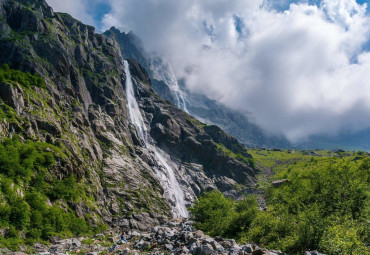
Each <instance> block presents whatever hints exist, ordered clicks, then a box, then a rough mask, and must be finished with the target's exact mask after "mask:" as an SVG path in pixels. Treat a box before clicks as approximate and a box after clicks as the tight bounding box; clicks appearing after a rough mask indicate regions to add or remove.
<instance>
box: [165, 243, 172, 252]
mask: <svg viewBox="0 0 370 255" xmlns="http://www.w3.org/2000/svg"><path fill="white" fill-rule="evenodd" d="M164 248H166V250H168V251H172V250H173V245H172V244H165V245H164Z"/></svg>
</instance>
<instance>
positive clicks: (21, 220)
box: [0, 136, 103, 249]
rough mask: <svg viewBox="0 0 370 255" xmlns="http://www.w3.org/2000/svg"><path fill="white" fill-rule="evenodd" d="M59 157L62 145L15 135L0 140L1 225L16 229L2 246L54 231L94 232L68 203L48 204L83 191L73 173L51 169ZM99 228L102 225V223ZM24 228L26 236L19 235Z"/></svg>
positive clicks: (66, 233) (29, 241)
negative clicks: (62, 174)
mask: <svg viewBox="0 0 370 255" xmlns="http://www.w3.org/2000/svg"><path fill="white" fill-rule="evenodd" d="M46 148H48V150H46ZM58 157H64V155H63V154H62V153H61V151H60V149H59V148H57V147H54V146H53V145H51V144H47V143H42V142H34V141H26V142H23V143H22V142H20V140H19V138H18V137H16V136H14V137H13V138H12V139H8V138H4V139H3V141H2V142H1V143H0V199H1V201H0V227H1V228H6V227H9V229H10V230H11V231H13V232H12V233H16V234H12V235H9V236H7V237H6V238H1V237H0V247H1V246H5V247H8V248H12V249H16V247H17V246H18V245H20V244H22V245H24V243H26V244H29V245H31V244H33V243H34V242H36V241H41V240H49V238H50V237H51V236H55V235H60V236H64V237H69V236H71V235H80V234H88V233H92V232H93V228H92V227H91V226H90V225H89V224H88V223H87V222H86V220H85V219H84V218H79V217H77V216H76V215H75V213H74V212H72V211H71V210H70V209H69V208H68V207H67V208H63V209H61V208H60V207H59V206H58V205H57V204H58V203H55V204H54V206H48V205H47V200H48V199H49V200H52V201H53V200H58V199H61V200H64V201H67V200H75V199H76V198H77V197H78V196H79V194H80V193H79V190H78V182H77V180H76V178H75V176H74V175H71V176H68V177H66V178H64V179H62V180H57V179H56V178H55V177H53V175H51V174H50V173H49V170H48V169H49V168H50V167H52V166H54V164H55V161H56V160H55V159H56V158H58ZM21 193H23V195H24V196H23V198H22V196H21V195H20V194H21ZM63 204H64V203H63ZM99 229H103V226H102V225H99ZM21 230H24V231H25V235H26V240H23V239H22V238H20V237H19V235H18V233H19V231H21Z"/></svg>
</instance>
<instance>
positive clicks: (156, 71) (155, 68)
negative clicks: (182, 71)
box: [150, 56, 189, 113]
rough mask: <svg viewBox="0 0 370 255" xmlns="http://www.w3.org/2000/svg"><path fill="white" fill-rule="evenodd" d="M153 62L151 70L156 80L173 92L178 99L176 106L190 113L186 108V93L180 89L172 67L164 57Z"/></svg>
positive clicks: (154, 59)
mask: <svg viewBox="0 0 370 255" xmlns="http://www.w3.org/2000/svg"><path fill="white" fill-rule="evenodd" d="M151 62H152V63H151V66H150V69H151V71H152V72H153V76H154V78H156V79H158V80H162V81H163V82H164V83H166V84H167V86H168V87H169V89H170V90H171V93H172V94H173V95H174V96H175V98H176V106H177V107H179V108H180V109H181V110H183V111H185V112H187V113H189V112H188V108H187V106H186V101H185V96H184V92H183V91H182V90H181V89H180V86H179V84H178V82H177V78H176V76H175V74H174V72H173V70H172V67H171V65H170V64H169V63H168V61H167V60H165V59H164V58H163V57H156V56H155V57H152V59H151Z"/></svg>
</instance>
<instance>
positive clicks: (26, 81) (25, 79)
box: [0, 64, 46, 89]
mask: <svg viewBox="0 0 370 255" xmlns="http://www.w3.org/2000/svg"><path fill="white" fill-rule="evenodd" d="M3 81H13V82H17V83H19V84H20V85H21V86H23V87H26V88H31V86H37V87H40V88H43V89H45V88H46V84H45V80H44V79H43V78H41V76H39V75H38V74H30V73H24V72H21V71H19V70H14V69H11V68H10V67H9V65H7V64H3V65H2V66H0V82H3Z"/></svg>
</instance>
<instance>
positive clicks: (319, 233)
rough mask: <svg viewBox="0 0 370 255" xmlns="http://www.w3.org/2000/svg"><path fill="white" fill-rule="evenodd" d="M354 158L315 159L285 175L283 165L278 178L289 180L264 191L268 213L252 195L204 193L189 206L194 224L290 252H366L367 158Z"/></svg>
mask: <svg viewBox="0 0 370 255" xmlns="http://www.w3.org/2000/svg"><path fill="white" fill-rule="evenodd" d="M356 156H357V158H356V160H354V158H355V157H353V158H352V157H347V158H330V159H329V158H319V157H317V159H316V158H315V159H314V160H312V161H311V160H308V162H310V164H307V162H305V163H304V164H302V165H300V164H294V163H291V165H289V166H288V167H289V169H290V170H289V171H286V168H287V165H286V166H285V170H281V172H277V173H276V177H281V175H282V174H283V176H284V177H285V178H287V179H288V180H289V182H286V183H284V184H283V185H281V186H279V187H277V188H276V187H275V188H274V187H272V186H267V187H266V190H265V193H266V200H267V204H268V210H267V211H257V209H256V208H257V206H256V204H255V202H254V203H253V199H251V197H248V198H247V199H246V200H245V201H231V200H230V199H227V198H225V197H223V195H222V194H221V193H219V192H217V191H214V192H211V193H205V194H204V195H202V196H201V197H200V198H199V199H198V200H197V201H196V202H195V204H194V206H193V207H192V208H191V213H192V216H193V218H194V220H195V221H196V226H197V227H198V228H200V229H202V230H204V231H205V232H207V233H208V234H210V235H223V236H225V237H229V238H236V239H238V240H239V241H252V242H255V243H258V244H261V245H263V246H266V247H268V248H273V249H280V250H283V251H285V252H287V253H288V254H302V252H303V251H305V250H314V249H317V250H320V251H321V252H324V253H326V254H338V255H339V254H369V253H370V247H369V245H370V244H369V240H370V235H369V232H370V231H369V229H370V226H369V222H368V219H369V216H370V215H369V212H370V195H369V194H370V190H369V187H370V159H368V158H366V157H363V158H361V159H358V155H356ZM287 157H291V155H288V156H287ZM291 162H296V161H291ZM304 166H305V167H304ZM281 169H283V168H281ZM254 200H255V199H254Z"/></svg>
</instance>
